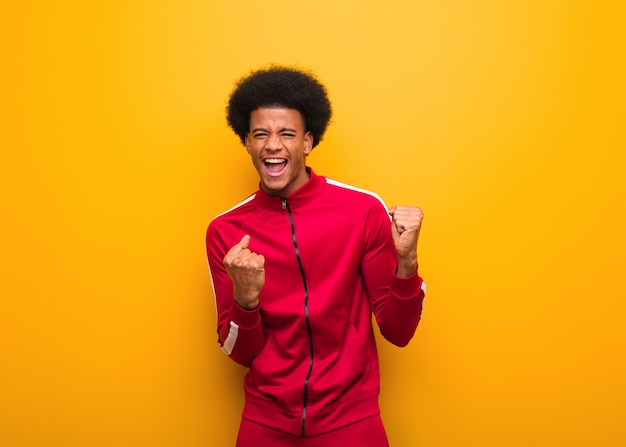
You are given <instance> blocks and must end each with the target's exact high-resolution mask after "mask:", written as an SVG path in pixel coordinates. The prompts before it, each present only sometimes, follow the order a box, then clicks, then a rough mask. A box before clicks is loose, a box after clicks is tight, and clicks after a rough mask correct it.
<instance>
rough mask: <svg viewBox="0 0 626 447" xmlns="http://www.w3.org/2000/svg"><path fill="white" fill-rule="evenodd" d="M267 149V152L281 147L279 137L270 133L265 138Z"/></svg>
mask: <svg viewBox="0 0 626 447" xmlns="http://www.w3.org/2000/svg"><path fill="white" fill-rule="evenodd" d="M266 147H267V149H269V150H278V149H280V148H281V147H282V143H281V141H280V135H278V134H276V133H271V134H270V135H269V137H268V138H267V146H266Z"/></svg>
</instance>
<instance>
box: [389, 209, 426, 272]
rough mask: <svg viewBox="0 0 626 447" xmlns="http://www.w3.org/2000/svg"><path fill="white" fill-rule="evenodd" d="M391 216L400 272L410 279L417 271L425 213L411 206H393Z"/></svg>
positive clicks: (390, 210) (390, 211)
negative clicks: (419, 240)
mask: <svg viewBox="0 0 626 447" xmlns="http://www.w3.org/2000/svg"><path fill="white" fill-rule="evenodd" d="M389 214H390V215H391V217H392V219H391V234H392V236H393V242H394V244H395V246H396V252H397V253H398V272H397V275H398V276H400V277H408V276H411V275H412V274H413V273H415V271H416V269H417V240H418V238H419V234H420V229H421V227H422V220H423V219H424V213H423V212H422V210H421V209H419V208H416V207H409V206H393V207H391V208H390V209H389Z"/></svg>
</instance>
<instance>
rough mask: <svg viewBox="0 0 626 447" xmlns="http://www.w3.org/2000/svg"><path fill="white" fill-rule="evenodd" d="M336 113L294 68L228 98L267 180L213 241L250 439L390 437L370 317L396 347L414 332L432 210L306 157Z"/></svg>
mask: <svg viewBox="0 0 626 447" xmlns="http://www.w3.org/2000/svg"><path fill="white" fill-rule="evenodd" d="M330 117H331V105H330V102H329V100H328V96H327V93H326V89H325V87H324V86H323V85H322V84H320V83H319V81H318V80H317V79H316V78H315V77H314V75H312V74H311V73H308V72H305V71H301V70H298V69H293V68H289V67H280V66H274V67H270V68H268V69H263V70H258V71H255V72H252V73H251V74H249V75H248V76H246V77H244V78H243V79H242V80H240V81H239V83H238V84H237V86H236V88H235V90H234V91H233V93H232V94H231V96H230V100H229V103H228V109H227V119H228V123H229V125H230V126H231V127H232V129H233V130H234V132H235V133H236V134H237V135H238V136H239V138H240V139H241V141H242V143H243V144H244V145H245V147H246V150H247V151H248V153H249V154H250V157H251V159H252V163H253V164H254V166H255V168H256V170H257V172H258V174H259V178H260V188H259V190H258V191H257V192H256V193H255V194H253V195H252V196H250V197H248V198H247V199H246V200H244V201H243V202H241V203H240V204H238V205H237V206H235V207H234V208H232V209H231V210H229V211H227V212H226V213H224V214H222V215H220V216H218V217H217V218H215V219H214V220H213V221H212V222H211V224H210V225H209V228H208V231H207V239H206V245H207V255H208V261H209V268H210V272H211V279H212V284H213V288H214V293H215V299H216V304H217V312H218V334H219V343H220V344H221V346H222V349H223V350H224V352H225V353H226V354H228V355H229V356H230V357H231V358H232V359H233V360H234V361H236V362H238V363H240V364H242V365H244V366H246V367H248V368H250V370H249V372H248V373H247V375H246V376H245V379H244V389H245V399H246V403H245V408H244V411H243V418H242V422H241V426H240V429H239V436H238V439H237V446H239V447H247V446H271V447H280V446H307V447H314V446H323V447H332V446H335V445H336V446H339V445H341V446H342V447H345V446H352V445H355V446H359V447H366V446H376V447H379V446H387V445H388V442H387V437H386V435H385V431H384V428H383V425H382V422H381V419H380V410H379V406H378V393H379V383H380V379H379V364H378V356H377V351H376V345H375V337H374V331H373V328H372V318H371V316H372V312H373V313H374V315H375V317H376V321H377V323H378V326H379V327H380V330H381V333H382V334H383V336H384V337H385V338H386V339H387V340H389V341H390V342H391V343H394V344H396V345H398V346H404V345H406V344H407V343H408V342H409V340H410V339H411V338H412V337H413V334H414V332H415V329H416V327H417V324H418V322H419V319H420V316H421V311H422V302H423V299H424V290H425V286H424V284H423V282H422V279H421V278H420V277H419V276H418V273H417V251H416V249H417V240H418V236H419V232H420V226H421V223H422V219H423V214H422V211H421V210H420V209H419V208H414V207H392V208H391V209H389V210H387V209H386V207H385V206H384V204H383V203H382V200H381V199H380V198H379V197H378V196H376V195H375V194H373V193H370V192H367V191H363V190H360V189H357V188H354V187H351V186H348V185H345V184H342V183H339V182H336V181H334V180H331V179H327V178H325V177H322V176H318V175H317V174H316V173H315V172H314V171H313V170H312V169H311V168H310V167H308V166H307V163H306V158H307V156H308V155H309V154H310V153H311V151H312V150H313V148H314V147H316V146H317V144H318V143H319V142H320V141H321V140H322V138H323V136H324V131H325V130H326V127H327V125H328V122H329V120H330ZM390 216H391V219H390Z"/></svg>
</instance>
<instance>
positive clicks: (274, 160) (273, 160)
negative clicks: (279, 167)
mask: <svg viewBox="0 0 626 447" xmlns="http://www.w3.org/2000/svg"><path fill="white" fill-rule="evenodd" d="M263 161H264V162H265V163H271V164H280V163H284V162H285V159H284V158H266V159H265V160H263Z"/></svg>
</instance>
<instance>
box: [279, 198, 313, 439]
mask: <svg viewBox="0 0 626 447" xmlns="http://www.w3.org/2000/svg"><path fill="white" fill-rule="evenodd" d="M281 200H282V205H283V209H284V210H287V214H288V215H289V223H290V224H291V239H292V240H293V248H294V249H295V251H296V259H297V260H298V269H299V270H300V276H301V277H302V285H303V286H304V319H305V322H306V330H307V334H308V336H309V352H310V359H311V360H310V362H309V372H308V373H307V375H306V379H304V391H303V399H302V427H301V429H300V436H304V435H305V423H306V411H307V404H308V401H309V381H310V380H311V374H312V373H313V359H314V351H313V332H312V331H311V316H310V314H309V288H308V286H307V283H306V276H305V275H304V267H302V259H301V258H300V249H299V248H298V241H297V240H296V227H295V225H294V222H293V215H292V214H291V210H290V209H289V204H288V203H287V199H286V198H285V197H281Z"/></svg>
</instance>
